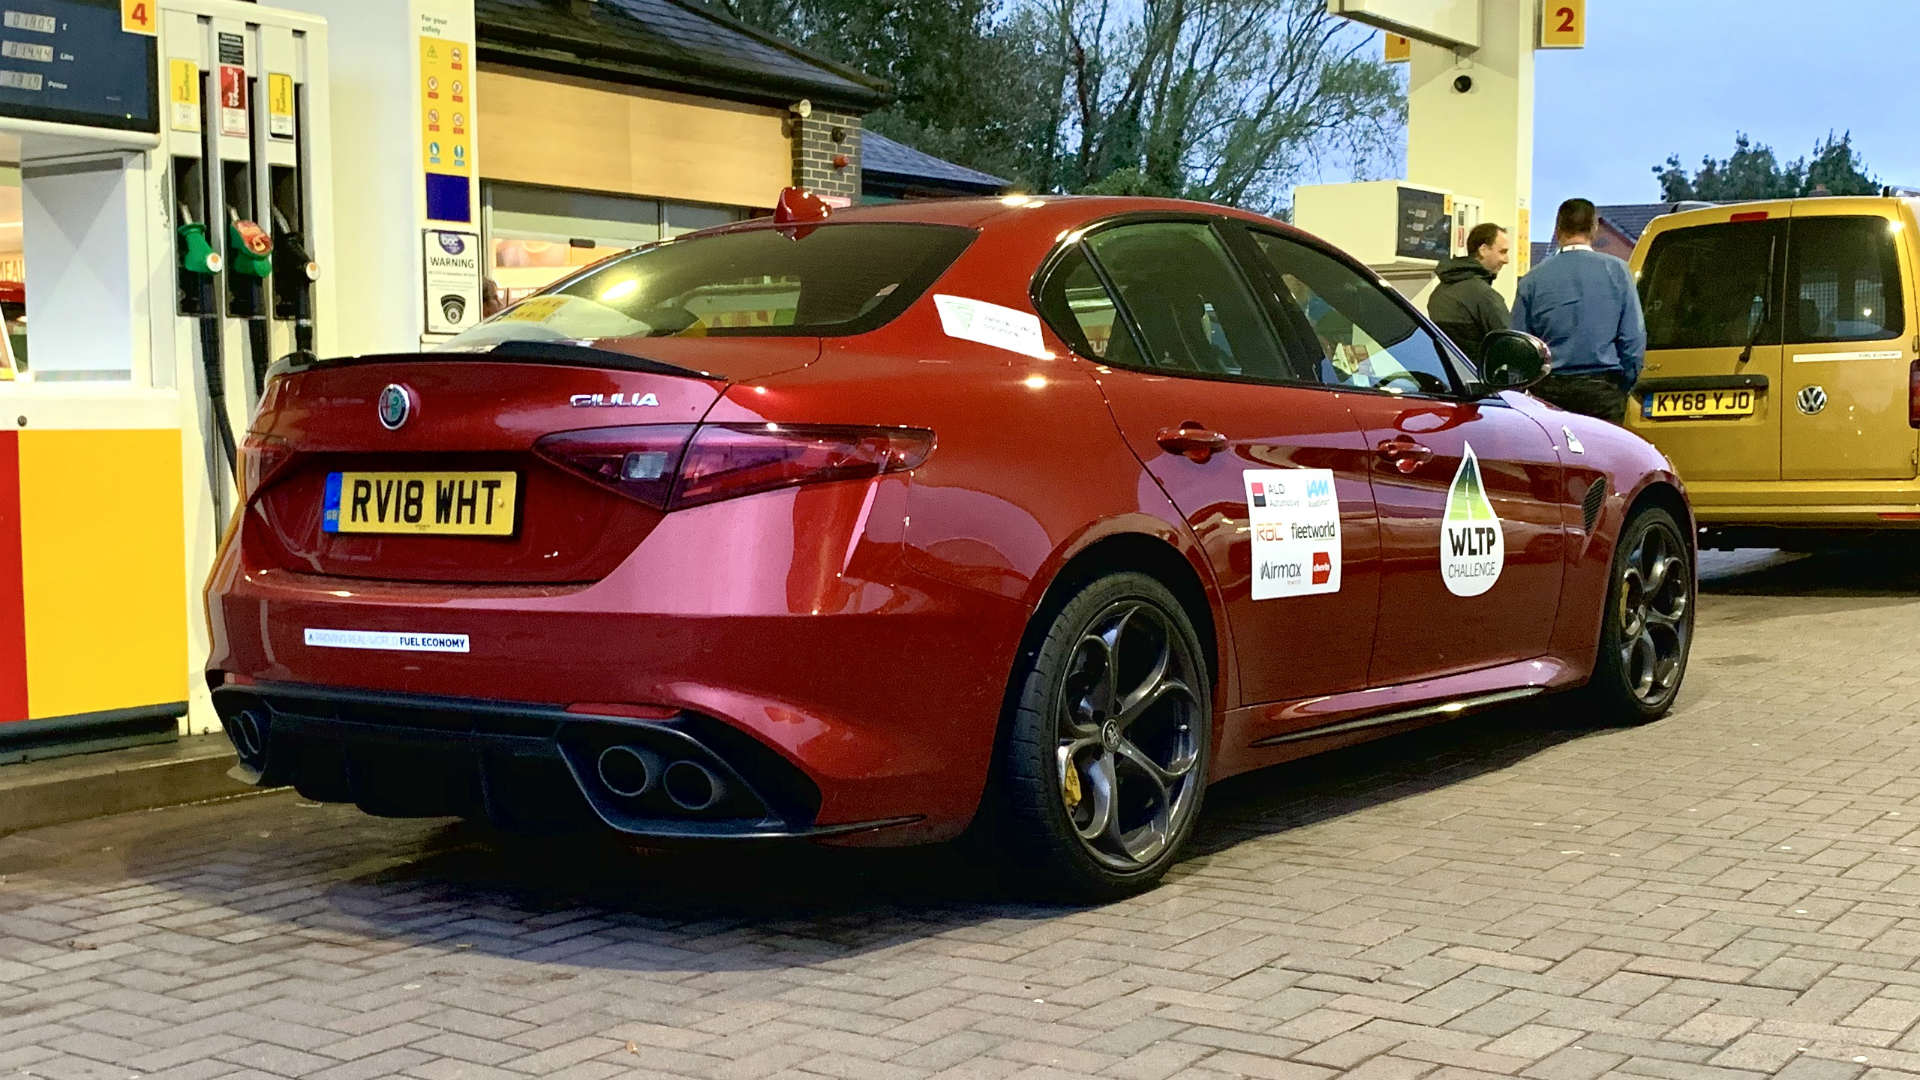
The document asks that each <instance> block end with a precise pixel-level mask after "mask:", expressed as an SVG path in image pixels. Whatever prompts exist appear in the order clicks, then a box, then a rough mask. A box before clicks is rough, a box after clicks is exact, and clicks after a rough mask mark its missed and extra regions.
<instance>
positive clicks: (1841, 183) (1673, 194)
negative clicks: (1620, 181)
mask: <svg viewBox="0 0 1920 1080" xmlns="http://www.w3.org/2000/svg"><path fill="white" fill-rule="evenodd" d="M1653 172H1654V175H1655V176H1656V177H1657V178H1658V179H1659V182H1660V193H1661V196H1662V198H1664V199H1665V200H1666V201H1667V202H1688V201H1693V200H1699V201H1702V202H1737V201H1742V200H1747V199H1791V198H1800V197H1802V196H1807V195H1815V194H1827V195H1873V194H1877V193H1878V192H1879V191H1880V181H1878V180H1876V179H1874V178H1873V177H1872V176H1870V175H1868V174H1867V172H1866V167H1865V162H1864V161H1862V160H1861V158H1860V155H1859V154H1857V153H1855V152H1854V149H1853V133H1852V132H1847V133H1846V134H1843V135H1841V136H1839V137H1837V138H1836V137H1835V136H1834V134H1833V133H1832V132H1828V133H1827V136H1826V138H1824V139H1822V140H1820V142H1818V143H1816V144H1815V145H1814V148H1813V158H1812V161H1811V162H1809V161H1808V159H1806V158H1798V159H1796V160H1793V161H1789V162H1786V163H1785V164H1782V163H1781V162H1780V161H1779V160H1778V158H1777V157H1776V156H1775V154H1774V152H1773V148H1772V147H1770V146H1767V145H1765V144H1764V143H1755V142H1754V141H1753V140H1752V139H1751V138H1750V137H1748V136H1747V134H1746V133H1745V132H1741V133H1739V134H1736V135H1735V136H1734V139H1733V156H1731V157H1728V158H1724V159H1721V160H1717V161H1716V160H1715V159H1714V158H1713V156H1712V155H1711V154H1709V155H1707V156H1706V157H1703V158H1702V159H1701V160H1700V168H1699V169H1698V170H1697V171H1695V172H1694V173H1693V174H1692V175H1691V176H1689V175H1688V174H1687V170H1686V169H1685V167H1684V166H1682V165H1681V163H1680V155H1678V154H1674V155H1671V156H1669V157H1668V158H1667V160H1666V164H1664V165H1656V166H1654V167H1653Z"/></svg>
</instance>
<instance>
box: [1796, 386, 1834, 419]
mask: <svg viewBox="0 0 1920 1080" xmlns="http://www.w3.org/2000/svg"><path fill="white" fill-rule="evenodd" d="M1795 403H1796V404H1798V405H1799V406H1800V411H1801V412H1803V413H1806V414H1807V415H1808V416H1812V415H1814V414H1815V413H1817V412H1819V411H1820V410H1822V409H1824V408H1826V407H1827V392H1826V391H1825V390H1822V389H1821V388H1819V387H1817V386H1808V387H1803V388H1802V389H1801V391H1800V395H1799V397H1798V398H1796V399H1795Z"/></svg>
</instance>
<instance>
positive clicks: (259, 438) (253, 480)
mask: <svg viewBox="0 0 1920 1080" xmlns="http://www.w3.org/2000/svg"><path fill="white" fill-rule="evenodd" d="M293 457H294V454H293V446H292V444H290V443H288V442H287V440H285V439H283V438H281V437H280V436H278V435H261V434H257V433H248V435H247V437H246V440H245V441H244V442H242V443H241V444H240V463H239V466H240V467H239V469H238V470H236V471H237V472H238V473H239V476H238V477H237V479H238V481H239V484H240V501H241V502H242V503H243V504H244V503H245V502H246V501H247V500H248V499H251V498H253V495H254V492H257V491H259V490H260V489H261V488H263V487H266V486H267V484H268V482H269V481H271V480H272V479H273V478H274V477H275V476H278V475H279V474H280V472H281V470H283V469H285V468H286V467H287V465H288V464H289V463H290V462H292V461H293Z"/></svg>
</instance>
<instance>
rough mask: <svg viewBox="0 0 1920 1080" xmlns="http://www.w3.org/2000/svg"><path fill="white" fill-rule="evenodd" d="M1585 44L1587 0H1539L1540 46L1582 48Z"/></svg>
mask: <svg viewBox="0 0 1920 1080" xmlns="http://www.w3.org/2000/svg"><path fill="white" fill-rule="evenodd" d="M1586 46H1587V0H1541V4H1540V47H1541V48H1543V49H1584V48H1586Z"/></svg>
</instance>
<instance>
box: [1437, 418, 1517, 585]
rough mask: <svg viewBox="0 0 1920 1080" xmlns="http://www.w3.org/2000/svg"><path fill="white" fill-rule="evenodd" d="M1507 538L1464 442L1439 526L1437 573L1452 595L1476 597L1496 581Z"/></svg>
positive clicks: (1476, 460) (1477, 465) (1504, 558)
mask: <svg viewBox="0 0 1920 1080" xmlns="http://www.w3.org/2000/svg"><path fill="white" fill-rule="evenodd" d="M1506 563H1507V539H1506V536H1505V534H1504V533H1503V532H1502V531H1501V528H1500V517H1499V515H1497V514H1495V513H1494V512H1493V503H1492V502H1491V501H1490V500H1489V499H1488V498H1487V488H1486V484H1485V482H1483V481H1482V480H1481V479H1480V459H1479V458H1478V457H1476V456H1474V453H1473V444H1471V443H1469V444H1467V448H1466V451H1465V453H1464V454H1462V455H1461V458H1460V469H1459V471H1458V472H1455V473H1454V474H1453V486H1452V487H1450V488H1448V489H1447V516H1446V519H1445V520H1444V521H1443V522H1441V525H1440V576H1441V577H1442V578H1444V579H1445V580H1446V583H1447V591H1448V592H1450V593H1452V594H1453V595H1455V596H1479V595H1480V594H1481V593H1484V592H1486V591H1487V590H1488V589H1491V588H1493V583H1494V582H1496V581H1499V580H1500V571H1501V570H1502V569H1504V568H1505V567H1506Z"/></svg>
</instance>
